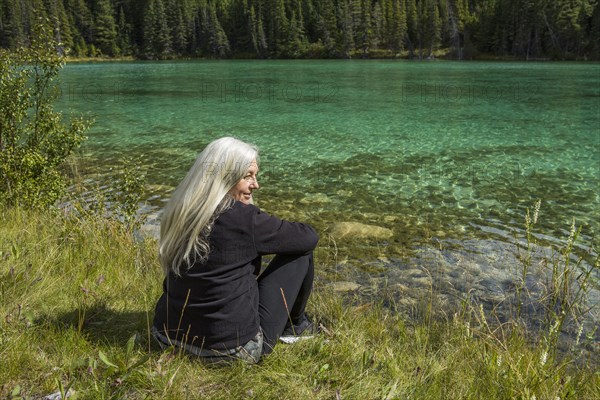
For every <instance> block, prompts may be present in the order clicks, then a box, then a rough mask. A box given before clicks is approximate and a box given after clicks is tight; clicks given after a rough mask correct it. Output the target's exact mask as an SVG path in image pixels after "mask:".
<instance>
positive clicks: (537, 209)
mask: <svg viewBox="0 0 600 400" xmlns="http://www.w3.org/2000/svg"><path fill="white" fill-rule="evenodd" d="M541 205H542V201H541V200H538V201H536V202H535V207H534V209H533V223H534V224H536V223H537V220H538V214H539V213H540V206H541Z"/></svg>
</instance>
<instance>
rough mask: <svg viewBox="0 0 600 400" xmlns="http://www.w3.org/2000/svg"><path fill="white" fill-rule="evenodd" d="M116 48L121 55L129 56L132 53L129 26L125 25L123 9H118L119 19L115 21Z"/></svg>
mask: <svg viewBox="0 0 600 400" xmlns="http://www.w3.org/2000/svg"><path fill="white" fill-rule="evenodd" d="M117 46H118V48H119V49H120V50H121V54H122V55H125V56H129V55H131V54H132V53H133V49H132V44H131V25H130V24H129V23H127V19H126V18H125V11H123V7H122V6H121V7H119V17H118V20H117Z"/></svg>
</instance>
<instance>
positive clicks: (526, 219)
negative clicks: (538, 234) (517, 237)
mask: <svg viewBox="0 0 600 400" xmlns="http://www.w3.org/2000/svg"><path fill="white" fill-rule="evenodd" d="M525 225H526V226H527V227H529V225H531V218H530V217H529V209H527V214H525Z"/></svg>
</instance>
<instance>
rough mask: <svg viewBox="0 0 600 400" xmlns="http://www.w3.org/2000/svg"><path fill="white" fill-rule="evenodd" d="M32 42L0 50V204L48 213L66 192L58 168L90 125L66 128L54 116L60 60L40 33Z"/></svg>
mask: <svg viewBox="0 0 600 400" xmlns="http://www.w3.org/2000/svg"><path fill="white" fill-rule="evenodd" d="M40 25H42V24H40ZM34 38H35V39H34V40H33V41H32V43H31V45H30V46H29V47H28V48H19V49H17V50H16V51H14V52H9V51H6V50H3V49H0V202H2V203H6V204H8V205H20V206H24V207H31V208H47V207H49V206H51V205H53V204H54V203H55V202H56V201H57V200H58V199H60V198H61V196H62V195H63V194H64V192H65V189H66V182H67V180H66V178H65V174H64V173H63V172H62V171H61V166H62V165H63V164H64V162H65V160H66V159H67V158H68V157H69V156H70V155H71V154H72V153H73V152H74V151H75V150H76V149H77V148H78V147H79V145H80V144H81V142H82V141H83V140H84V139H85V137H84V136H83V133H84V132H85V130H86V129H87V128H88V125H89V123H88V122H87V121H85V120H83V119H78V118H75V119H72V120H71V121H70V122H66V123H65V121H63V116H62V114H61V113H60V112H56V111H54V109H53V103H54V101H55V100H56V99H57V96H58V95H59V93H60V92H59V88H58V86H57V84H56V78H57V76H58V73H59V71H60V69H61V68H62V66H63V64H64V57H63V56H62V55H60V54H59V49H60V44H59V43H57V42H56V41H55V40H54V39H53V38H52V36H51V34H50V33H48V32H47V31H45V30H44V29H43V28H41V27H40V28H38V32H37V33H36V34H35V35H34Z"/></svg>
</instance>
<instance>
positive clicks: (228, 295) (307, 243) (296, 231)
mask: <svg viewBox="0 0 600 400" xmlns="http://www.w3.org/2000/svg"><path fill="white" fill-rule="evenodd" d="M317 241H318V236H317V234H316V232H315V230H314V229H313V228H312V227H310V226H309V225H306V224H302V223H299V222H288V221H283V220H281V219H279V218H277V217H273V216H270V215H268V214H266V213H264V212H262V211H260V209H258V208H257V207H255V206H253V205H246V204H244V203H241V202H238V201H236V202H235V203H234V204H233V206H232V207H231V208H230V209H228V210H227V211H225V212H224V213H222V214H221V215H220V216H219V217H218V218H217V219H216V221H215V224H214V226H213V228H212V231H211V234H210V253H209V256H208V260H207V261H206V262H204V263H196V264H194V265H193V266H192V268H190V269H189V270H187V271H185V272H183V273H182V276H181V277H176V276H175V275H174V274H172V273H170V274H169V275H168V276H167V277H166V278H165V281H164V284H163V290H164V292H163V295H162V296H161V297H160V299H159V300H158V303H157V305H156V310H155V315H154V326H155V327H156V329H158V331H159V332H161V333H163V334H166V335H168V336H169V337H170V338H171V339H175V340H178V341H181V342H184V343H187V344H190V345H194V346H197V347H201V348H211V349H231V348H233V347H235V346H239V345H243V344H245V343H246V342H248V341H249V340H250V339H252V338H253V337H254V336H255V335H256V333H257V332H258V330H259V322H260V321H259V315H258V285H257V282H256V275H257V274H258V273H259V271H260V267H261V257H260V256H261V255H263V254H305V253H307V252H309V251H312V250H313V249H314V248H315V247H316V245H317Z"/></svg>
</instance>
